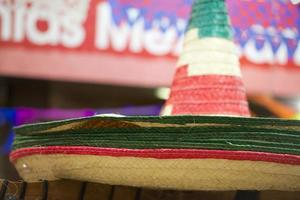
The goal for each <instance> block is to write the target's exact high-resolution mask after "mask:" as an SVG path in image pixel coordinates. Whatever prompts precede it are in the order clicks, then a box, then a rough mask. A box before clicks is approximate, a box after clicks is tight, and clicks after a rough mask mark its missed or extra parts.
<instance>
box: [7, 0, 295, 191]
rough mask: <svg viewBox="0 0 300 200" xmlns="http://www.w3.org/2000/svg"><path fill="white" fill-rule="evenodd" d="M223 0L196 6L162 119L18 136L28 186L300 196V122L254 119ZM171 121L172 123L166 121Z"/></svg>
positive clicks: (102, 122)
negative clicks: (81, 184)
mask: <svg viewBox="0 0 300 200" xmlns="http://www.w3.org/2000/svg"><path fill="white" fill-rule="evenodd" d="M229 24H230V22H229V18H228V14H227V10H226V5H225V2H224V0H195V2H194V5H193V9H192V14H191V20H190V23H189V26H188V30H187V33H186V38H185V42H184V48H183V52H182V54H181V56H180V58H179V61H178V65H177V71H176V74H175V78H174V81H173V84H172V87H171V94H170V97H169V99H168V100H167V102H166V104H165V106H164V109H163V111H162V115H164V116H148V117H147V116H146V117H145V116H144V117H139V116H137V117H126V116H94V117H88V118H79V119H70V120H65V121H55V122H48V123H39V124H33V125H25V126H21V127H18V128H16V129H15V131H16V137H15V142H14V150H13V151H12V153H11V154H10V159H11V161H12V162H13V163H14V164H15V166H16V168H17V170H18V172H19V174H20V175H21V176H22V177H23V179H24V180H25V181H28V182H37V181H40V180H58V179H76V180H81V181H89V182H98V183H106V184H112V185H128V186H138V187H151V188H169V189H181V190H242V189H247V190H270V189H272V190H300V122H299V121H294V120H282V119H272V118H251V117H250V114H249V110H248V104H247V100H246V97H245V89H244V86H243V82H242V79H241V74H240V69H239V60H238V55H237V53H236V49H235V45H234V43H233V42H232V39H231V37H232V36H231V28H230V25H229ZM165 115H166V116H165Z"/></svg>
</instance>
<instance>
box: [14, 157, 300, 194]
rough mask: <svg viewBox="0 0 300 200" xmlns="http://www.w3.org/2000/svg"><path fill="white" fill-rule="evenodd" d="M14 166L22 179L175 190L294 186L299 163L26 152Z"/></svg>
mask: <svg viewBox="0 0 300 200" xmlns="http://www.w3.org/2000/svg"><path fill="white" fill-rule="evenodd" d="M15 166H16V168H17V169H18V172H19V173H20V175H21V176H22V177H23V178H24V180H25V181H28V182H38V181H40V180H58V179H74V180H82V181H89V182H97V183H105V184H111V185H128V186H137V187H151V188H165V189H180V190H237V189H238V190H285V191H295V190H300V176H299V174H300V166H297V165H289V164H278V163H272V162H263V161H239V160H226V159H154V158H137V157H111V156H93V155H62V154H52V155H31V156H26V157H22V158H19V159H17V160H16V161H15Z"/></svg>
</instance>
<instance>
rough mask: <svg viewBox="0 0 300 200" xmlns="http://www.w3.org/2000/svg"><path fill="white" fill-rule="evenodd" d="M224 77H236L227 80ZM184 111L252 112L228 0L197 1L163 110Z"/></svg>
mask: <svg viewBox="0 0 300 200" xmlns="http://www.w3.org/2000/svg"><path fill="white" fill-rule="evenodd" d="M195 79H200V80H201V79H203V80H206V81H202V82H201V84H200V83H198V82H197V81H195ZM224 79H232V80H235V81H233V82H231V84H226V82H225V83H222V80H224ZM183 80H184V81H183ZM182 82H184V84H183V83H182ZM187 88H188V89H187ZM182 114H184V115H186V114H193V115H227V116H249V115H250V114H249V109H248V104H247V100H246V95H245V90H244V86H243V83H242V81H241V72H240V67H239V58H238V55H237V50H236V48H235V45H234V43H233V42H232V32H231V26H230V20H229V17H228V14H227V8H226V5H225V2H224V0H211V1H208V0H196V1H195V3H194V6H193V9H192V14H191V19H190V22H189V27H188V30H187V33H186V38H185V41H184V47H183V52H182V53H181V55H180V56H179V60H178V63H177V72H176V75H175V78H174V81H173V84H172V88H171V95H170V97H169V99H168V100H167V102H166V105H165V109H164V110H163V111H162V115H182Z"/></svg>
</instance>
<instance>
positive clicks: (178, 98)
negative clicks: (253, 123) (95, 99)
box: [169, 88, 246, 104]
mask: <svg viewBox="0 0 300 200" xmlns="http://www.w3.org/2000/svg"><path fill="white" fill-rule="evenodd" d="M169 101H170V102H172V104H176V103H187V102H193V103H196V102H199V103H201V102H220V103H224V102H227V101H235V102H244V103H246V97H245V92H244V91H241V90H237V89H224V88H200V89H183V90H176V91H174V90H173V91H172V93H171V95H170V98H169Z"/></svg>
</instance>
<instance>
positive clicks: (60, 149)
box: [10, 146, 300, 165]
mask: <svg viewBox="0 0 300 200" xmlns="http://www.w3.org/2000/svg"><path fill="white" fill-rule="evenodd" d="M36 154H39V155H49V154H65V155H95V156H114V157H137V158H156V159H179V158H181V159H229V160H249V161H265V162H275V163H282V164H291V165H300V156H298V155H288V154H276V153H266V152H254V151H227V150H226V151H225V150H205V149H121V148H99V147H80V146H68V147H66V146H49V147H32V148H22V149H18V150H15V151H13V152H12V153H11V154H10V160H11V161H12V162H13V161H16V160H17V159H19V158H22V157H25V156H31V155H36Z"/></svg>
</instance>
